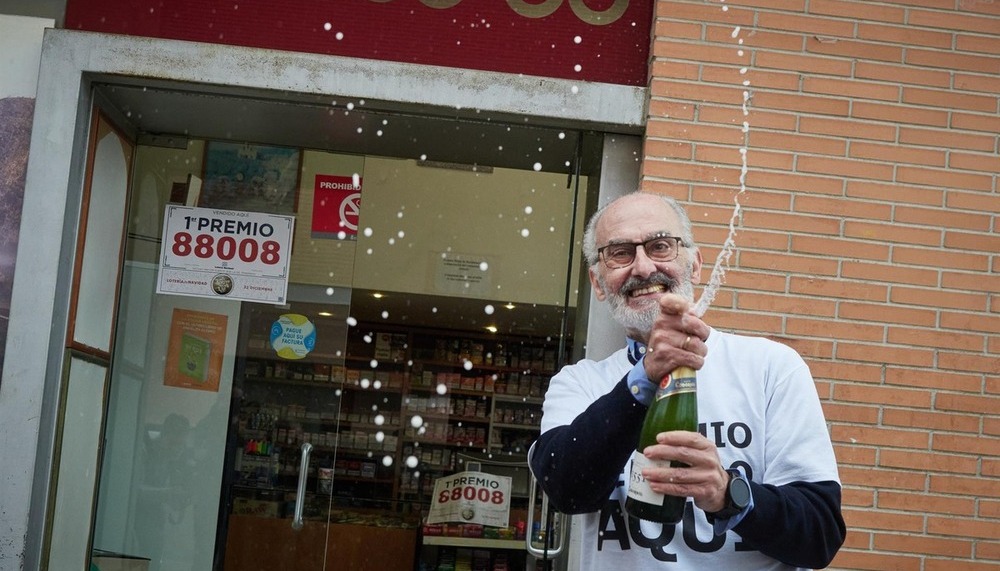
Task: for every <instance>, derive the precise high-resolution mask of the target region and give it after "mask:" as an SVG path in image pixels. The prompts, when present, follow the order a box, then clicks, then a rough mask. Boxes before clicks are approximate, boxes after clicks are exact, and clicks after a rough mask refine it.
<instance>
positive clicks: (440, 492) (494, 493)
mask: <svg viewBox="0 0 1000 571" xmlns="http://www.w3.org/2000/svg"><path fill="white" fill-rule="evenodd" d="M510 483H511V479H510V477H509V476H494V475H493V474H486V473H484V472H459V473H458V474H452V475H450V476H445V477H443V478H438V479H437V480H436V481H435V482H434V496H433V497H432V498H431V507H430V511H429V512H428V513H427V523H475V524H479V525H489V526H493V527H507V525H508V524H509V523H510Z"/></svg>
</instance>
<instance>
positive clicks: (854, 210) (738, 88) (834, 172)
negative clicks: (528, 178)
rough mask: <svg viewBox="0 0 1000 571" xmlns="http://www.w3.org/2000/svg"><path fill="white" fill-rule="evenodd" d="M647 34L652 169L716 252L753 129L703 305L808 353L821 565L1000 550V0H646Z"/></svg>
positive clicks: (952, 558) (974, 566) (967, 562)
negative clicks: (826, 506)
mask: <svg viewBox="0 0 1000 571" xmlns="http://www.w3.org/2000/svg"><path fill="white" fill-rule="evenodd" d="M654 36H655V37H654V40H653V47H652V64H651V69H650V73H651V79H650V94H651V101H650V107H649V122H648V129H647V134H646V141H645V148H644V162H643V185H644V187H645V188H646V189H648V190H653V191H659V192H665V193H668V194H670V195H672V196H675V197H677V198H679V199H682V200H684V201H687V202H689V203H690V212H691V217H692V220H693V221H694V223H695V237H696V240H697V241H698V242H699V243H700V244H701V245H702V250H703V253H704V255H705V259H706V263H707V266H706V270H707V269H710V267H711V265H712V263H713V262H714V260H715V256H716V254H717V252H718V249H719V248H718V245H720V244H722V243H723V241H724V240H725V237H726V234H727V225H728V221H729V217H730V215H731V213H732V210H733V206H732V205H733V198H734V196H735V195H736V192H737V191H738V190H739V187H740V185H739V178H740V174H741V167H742V161H741V154H740V149H741V147H745V148H747V149H748V152H747V173H746V179H745V180H746V192H745V193H743V194H742V195H741V196H740V197H739V199H740V202H741V204H742V207H743V210H742V214H741V217H740V219H739V221H738V228H737V230H738V234H737V236H736V244H737V250H736V253H735V254H734V255H733V257H732V258H731V260H730V269H729V270H728V272H727V279H726V285H725V287H723V288H722V291H720V293H719V295H718V297H717V298H716V301H715V303H714V304H713V306H712V307H711V309H710V310H709V313H708V314H707V318H706V319H707V320H708V322H709V323H711V324H713V325H714V326H716V327H720V328H726V329H732V330H736V331H741V332H747V333H759V334H764V335H767V336H769V337H772V338H774V339H776V340H779V341H782V342H784V343H787V344H789V345H791V346H792V347H794V348H795V349H797V350H798V351H799V352H800V353H801V354H802V355H803V356H804V357H805V358H806V360H807V361H808V362H809V364H810V366H811V368H812V370H813V374H814V376H815V378H816V387H817V390H818V391H819V394H820V397H821V399H822V401H823V404H824V407H825V411H826V416H827V420H828V423H829V425H830V431H831V435H832V438H833V441H834V445H835V447H836V452H837V458H838V461H839V463H840V469H841V478H842V480H843V483H844V511H845V518H846V520H847V523H848V527H849V533H848V538H847V542H846V544H845V546H844V548H843V549H842V550H841V552H840V554H839V555H838V557H837V558H836V560H835V561H834V564H833V566H832V567H833V568H839V569H873V570H874V569H878V570H883V569H900V570H911V569H912V570H924V571H931V570H948V571H952V570H970V571H971V570H979V569H983V570H985V569H994V568H996V566H998V565H1000V539H998V538H1000V237H998V231H1000V187H998V178H1000V154H998V144H1000V135H998V133H1000V113H998V112H1000V107H998V103H1000V98H998V93H1000V1H994V0H909V1H896V0H887V1H884V2H867V1H854V0H808V1H807V0H787V1H781V2H759V1H754V0H746V1H739V2H718V1H714V0H713V1H703V0H695V1H660V2H658V3H657V4H656V21H655V24H654ZM740 40H742V44H740ZM745 81H747V82H749V84H748V85H744V82H745ZM744 90H748V92H749V93H748V94H749V101H748V111H749V112H748V114H747V115H746V116H744V113H743V99H744V95H743V91H744ZM744 121H746V122H748V124H749V129H748V131H747V132H746V133H744V128H743V122H744ZM703 278H707V273H705V274H704V275H703Z"/></svg>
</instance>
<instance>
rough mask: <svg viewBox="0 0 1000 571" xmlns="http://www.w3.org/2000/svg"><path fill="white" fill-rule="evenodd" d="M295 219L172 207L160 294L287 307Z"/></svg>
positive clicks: (162, 254) (166, 227)
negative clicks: (234, 300)
mask: <svg viewBox="0 0 1000 571" xmlns="http://www.w3.org/2000/svg"><path fill="white" fill-rule="evenodd" d="M294 224H295V219H294V218H293V217H291V216H282V215H278V214H264V213H259V212H240V211H235V210H216V209H212V208H194V207H190V206H179V205H175V204H170V205H167V209H166V212H165V213H164V215H163V243H162V244H161V246H160V273H159V279H158V281H157V283H156V292H157V293H170V294H179V295H193V296H199V297H214V298H218V297H226V298H230V299H237V300H242V301H256V302H261V303H285V295H286V292H287V290H288V267H289V261H290V257H291V250H292V247H291V246H292V236H293V234H292V231H293V228H294Z"/></svg>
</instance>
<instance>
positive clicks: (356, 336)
mask: <svg viewBox="0 0 1000 571" xmlns="http://www.w3.org/2000/svg"><path fill="white" fill-rule="evenodd" d="M260 321H261V322H266V319H263V318H262V319H260ZM254 325H255V327H253V329H251V330H250V332H249V333H248V334H249V335H250V336H251V339H249V340H248V342H247V347H248V348H249V350H248V352H247V354H246V355H245V356H244V358H243V359H242V360H241V363H240V365H239V367H238V374H239V376H240V377H239V381H238V382H239V386H240V387H241V389H242V398H241V399H240V402H239V405H238V407H237V409H236V412H237V418H238V429H237V431H236V439H235V440H236V442H235V450H234V454H233V456H234V462H233V468H234V472H235V474H236V476H235V481H234V483H233V484H234V492H233V497H234V499H233V510H232V513H234V514H240V515H262V516H266V517H277V518H287V517H290V515H291V512H292V511H293V509H294V500H295V491H296V485H297V483H298V476H299V466H300V459H301V450H302V445H303V444H304V443H306V442H308V443H310V444H311V445H312V447H313V448H312V455H311V462H310V467H309V471H308V473H307V475H306V476H307V482H306V492H307V498H306V504H305V518H306V519H307V520H310V519H320V520H321V519H324V518H325V517H327V516H328V515H329V514H331V513H333V512H334V511H336V512H337V513H339V514H340V515H337V516H336V518H341V519H343V518H347V519H350V517H351V516H345V515H344V514H345V513H353V514H363V517H362V520H367V519H371V520H373V521H378V522H379V525H390V526H396V525H400V526H403V527H416V526H418V525H420V517H421V514H422V513H423V511H424V510H425V509H426V506H427V505H429V500H430V493H431V491H432V489H433V486H434V481H435V480H436V479H437V478H439V477H441V476H444V475H447V474H451V473H454V472H457V471H461V470H464V469H465V468H464V466H463V462H464V461H465V460H464V459H465V458H468V457H469V456H470V455H472V454H479V455H490V454H494V455H504V456H506V457H511V458H517V457H520V458H523V457H524V456H525V455H526V453H527V450H528V448H529V446H530V444H531V443H532V442H533V441H534V439H535V438H537V436H538V433H539V425H540V421H541V405H542V397H543V395H544V394H545V389H546V388H547V385H548V380H549V378H550V377H551V375H552V374H553V372H554V370H555V369H556V365H557V363H556V355H557V347H556V344H555V342H553V341H551V340H533V339H528V338H515V337H496V336H494V337H491V336H488V335H478V336H476V335H470V334H464V333H458V332H453V331H425V330H416V329H406V328H400V327H391V326H385V325H374V324H364V323H359V324H357V325H355V326H353V327H351V328H350V329H349V330H347V331H345V332H344V335H343V340H342V342H341V343H342V344H341V347H340V349H337V348H335V347H325V348H323V349H322V350H320V349H317V350H316V351H314V352H312V353H310V354H309V355H307V356H306V357H305V358H302V359H299V360H286V359H282V358H280V357H278V356H277V355H276V354H275V353H274V352H273V351H271V350H270V349H269V347H268V346H267V343H265V342H262V341H261V340H260V339H254V338H253V336H254V335H258V336H259V335H260V334H261V333H260V331H265V332H266V329H263V328H261V326H260V325H261V324H260V323H256V324H254ZM517 501H518V502H521V504H519V505H523V504H524V502H525V499H524V498H523V497H519V498H518V499H517ZM330 517H333V516H330ZM336 518H335V519H336ZM355 523H356V522H355ZM515 523H516V522H515ZM511 529H515V526H514V525H512V526H511ZM508 531H509V530H508ZM427 539H428V541H429V542H430V544H433V545H442V546H449V545H450V546H453V547H465V546H466V544H468V546H471V547H487V548H492V547H494V545H493V543H497V542H499V543H497V546H498V547H500V548H514V547H512V546H514V545H515V544H517V545H521V544H523V541H518V540H516V539H515V538H514V536H513V535H511V537H506V536H500V535H498V536H497V537H469V538H439V539H435V538H431V537H428V538H427ZM452 540H462V541H463V542H464V543H463V544H462V545H457V544H454V543H447V542H448V541H452ZM435 542H438V543H435ZM441 542H445V543H441Z"/></svg>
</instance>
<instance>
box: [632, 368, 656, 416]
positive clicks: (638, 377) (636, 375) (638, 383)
mask: <svg viewBox="0 0 1000 571" xmlns="http://www.w3.org/2000/svg"><path fill="white" fill-rule="evenodd" d="M644 359H645V356H643V358H641V359H639V361H638V362H637V363H636V364H635V365H634V366H633V367H632V370H630V371H629V372H628V375H626V376H625V383H626V384H627V385H628V390H629V392H630V393H632V397H633V398H635V400H636V401H638V402H640V403H642V404H644V405H646V406H649V405H650V404H651V403H652V402H653V396H654V395H655V394H656V384H655V383H653V381H651V380H649V377H647V376H646V366H645V364H644V363H643V360H644Z"/></svg>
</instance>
